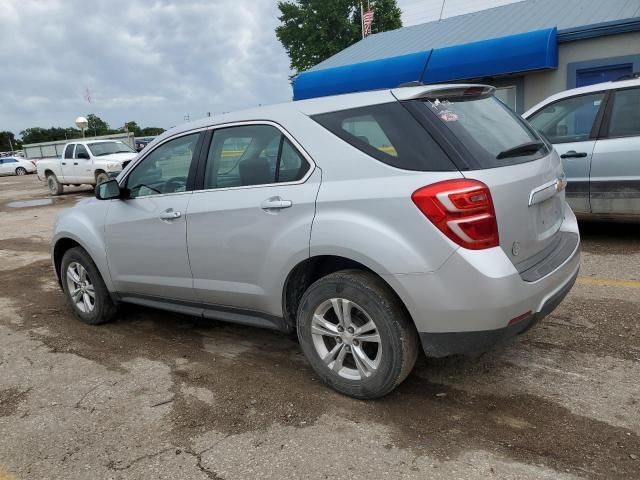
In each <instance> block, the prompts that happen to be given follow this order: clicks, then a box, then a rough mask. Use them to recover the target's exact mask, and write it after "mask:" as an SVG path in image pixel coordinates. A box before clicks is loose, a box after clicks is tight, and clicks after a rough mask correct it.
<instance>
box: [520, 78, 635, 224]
mask: <svg viewBox="0 0 640 480" xmlns="http://www.w3.org/2000/svg"><path fill="white" fill-rule="evenodd" d="M635 76H636V78H632V79H629V80H618V81H613V82H604V83H598V84H595V85H589V86H587V87H580V88H574V89H572V90H567V91H565V92H560V93H558V94H556V95H553V96H551V97H549V98H547V99H546V100H544V101H542V102H540V103H539V104H538V105H536V106H534V107H532V108H531V109H530V110H529V111H528V112H526V113H525V114H524V117H525V118H526V119H528V120H529V122H531V124H532V125H533V126H534V127H535V128H537V129H538V130H539V131H540V132H542V133H543V134H544V135H546V137H547V138H548V139H549V140H550V141H551V142H552V143H553V146H554V147H555V149H556V151H557V152H558V153H559V154H560V158H562V162H563V164H564V169H565V171H566V174H567V180H568V182H569V184H568V185H567V200H568V202H569V204H570V205H571V208H572V209H573V210H574V211H575V212H576V213H577V214H578V215H581V216H582V215H584V216H593V217H602V218H615V219H624V220H636V221H637V220H640V77H638V76H637V75H635Z"/></svg>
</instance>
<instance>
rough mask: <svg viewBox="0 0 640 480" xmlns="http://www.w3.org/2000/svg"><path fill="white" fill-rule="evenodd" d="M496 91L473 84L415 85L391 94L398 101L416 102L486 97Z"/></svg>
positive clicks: (394, 90)
mask: <svg viewBox="0 0 640 480" xmlns="http://www.w3.org/2000/svg"><path fill="white" fill-rule="evenodd" d="M495 91H496V89H495V87H492V86H491V85H478V84H473V83H467V84H454V85H417V86H406V87H402V86H400V87H399V88H394V89H392V90H391V94H392V95H393V96H394V97H396V99H398V100H417V99H421V98H439V99H443V98H454V97H455V98H460V97H486V96H489V95H493V94H494V92H495Z"/></svg>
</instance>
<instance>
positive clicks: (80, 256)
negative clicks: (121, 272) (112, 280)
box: [60, 247, 118, 325]
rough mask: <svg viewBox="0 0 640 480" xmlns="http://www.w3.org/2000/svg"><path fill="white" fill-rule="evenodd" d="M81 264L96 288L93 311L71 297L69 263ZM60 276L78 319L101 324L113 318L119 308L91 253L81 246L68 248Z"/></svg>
mask: <svg viewBox="0 0 640 480" xmlns="http://www.w3.org/2000/svg"><path fill="white" fill-rule="evenodd" d="M74 263H77V264H80V265H81V266H82V267H84V269H85V270H86V274H87V277H88V279H89V281H90V282H91V284H92V285H93V290H94V299H95V300H94V305H93V309H92V310H91V311H88V312H85V311H82V310H80V308H79V307H78V305H77V304H76V302H75V301H74V300H73V299H72V298H71V292H70V291H69V288H70V286H69V282H68V280H67V271H68V269H69V265H71V264H74ZM60 277H61V279H62V287H63V290H64V295H65V298H66V300H67V303H68V304H69V305H70V306H71V308H72V310H73V314H74V315H75V316H76V318H77V319H78V320H80V321H81V322H83V323H86V324H88V325H101V324H103V323H107V322H109V321H110V320H112V319H113V318H114V317H115V315H116V313H117V311H118V309H117V307H116V305H115V304H114V303H113V300H111V296H110V295H109V291H108V290H107V287H106V285H105V284H104V281H103V280H102V276H101V275H100V272H99V271H98V268H97V267H96V265H95V263H93V260H91V257H90V256H89V254H88V253H87V252H86V251H85V250H84V249H83V248H81V247H75V248H71V249H69V250H67V252H66V253H65V254H64V256H63V257H62V263H61V266H60Z"/></svg>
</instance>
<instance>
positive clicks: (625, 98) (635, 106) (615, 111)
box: [609, 88, 640, 137]
mask: <svg viewBox="0 0 640 480" xmlns="http://www.w3.org/2000/svg"><path fill="white" fill-rule="evenodd" d="M629 135H640V88H633V89H630V90H619V91H617V92H615V96H614V97H613V108H612V109H611V120H610V121H609V136H610V137H626V136H629Z"/></svg>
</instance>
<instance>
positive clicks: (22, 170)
mask: <svg viewBox="0 0 640 480" xmlns="http://www.w3.org/2000/svg"><path fill="white" fill-rule="evenodd" d="M26 174H27V170H26V169H25V168H23V167H18V168H16V175H20V176H22V175H26Z"/></svg>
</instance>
